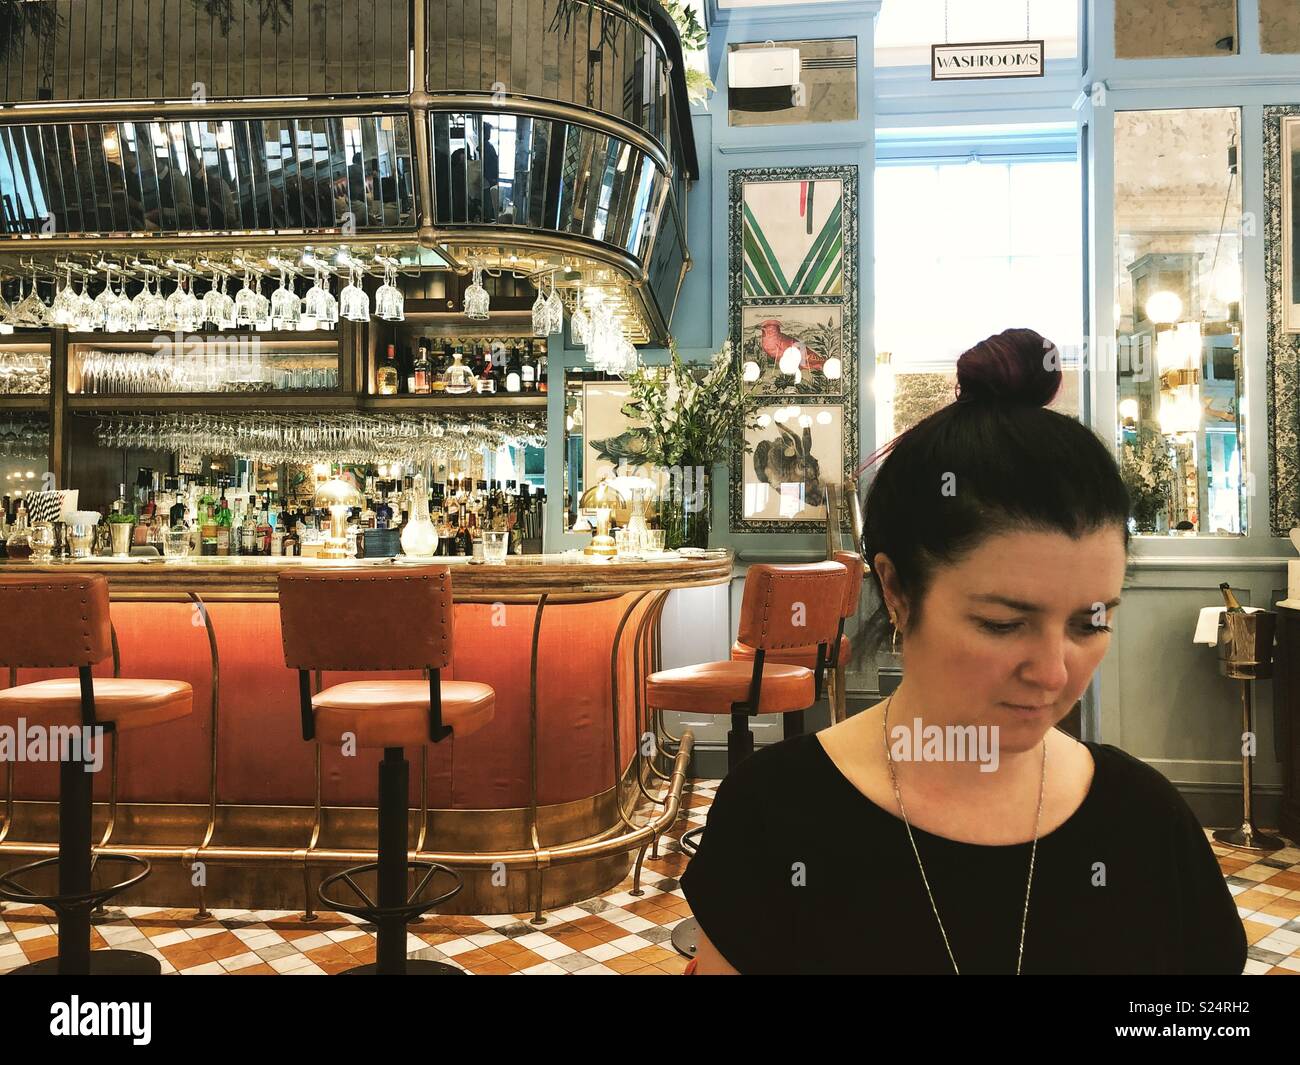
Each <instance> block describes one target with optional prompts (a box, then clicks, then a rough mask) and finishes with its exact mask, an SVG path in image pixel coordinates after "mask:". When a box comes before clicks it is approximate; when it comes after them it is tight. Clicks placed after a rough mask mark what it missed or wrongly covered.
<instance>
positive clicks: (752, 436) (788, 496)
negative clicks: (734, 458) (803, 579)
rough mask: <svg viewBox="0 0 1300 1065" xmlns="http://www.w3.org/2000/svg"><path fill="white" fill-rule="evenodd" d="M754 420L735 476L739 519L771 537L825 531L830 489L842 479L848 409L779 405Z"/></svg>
mask: <svg viewBox="0 0 1300 1065" xmlns="http://www.w3.org/2000/svg"><path fill="white" fill-rule="evenodd" d="M756 414H757V425H756V426H754V427H753V428H750V429H748V430H747V431H746V434H745V443H746V444H747V445H748V447H747V449H746V451H745V453H744V455H743V458H742V460H741V461H742V467H741V469H739V470H738V471H734V472H733V476H734V477H735V479H736V480H737V482H738V483H739V484H740V485H741V489H742V491H741V517H742V518H743V519H744V520H745V521H748V522H762V523H767V524H768V528H769V531H773V532H775V531H781V530H782V529H786V530H794V529H799V528H808V527H809V526H812V527H817V526H819V525H821V524H822V523H824V522H825V521H826V485H827V484H829V483H839V482H841V481H842V480H843V476H844V471H843V469H842V468H841V467H842V464H843V461H844V451H845V447H844V444H845V435H846V426H845V424H844V405H843V404H841V403H815V402H808V403H781V404H775V405H772V406H763V407H760V408H759V409H758V410H757V411H756ZM777 526H779V528H778V527H777Z"/></svg>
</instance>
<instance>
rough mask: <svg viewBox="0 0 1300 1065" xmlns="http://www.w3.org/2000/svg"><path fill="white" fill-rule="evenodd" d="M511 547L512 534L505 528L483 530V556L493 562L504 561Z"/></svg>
mask: <svg viewBox="0 0 1300 1065" xmlns="http://www.w3.org/2000/svg"><path fill="white" fill-rule="evenodd" d="M509 547H510V534H509V533H508V532H506V531H504V530H497V529H486V530H484V532H483V558H484V559H485V560H486V561H488V562H492V563H504V562H505V560H506V550H507V549H508V548H509Z"/></svg>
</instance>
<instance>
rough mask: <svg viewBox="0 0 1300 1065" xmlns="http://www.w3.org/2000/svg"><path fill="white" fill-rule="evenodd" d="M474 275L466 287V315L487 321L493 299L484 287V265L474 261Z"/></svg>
mask: <svg viewBox="0 0 1300 1065" xmlns="http://www.w3.org/2000/svg"><path fill="white" fill-rule="evenodd" d="M473 265H474V277H473V280H471V281H470V284H469V287H468V288H467V289H465V317H466V318H469V319H471V320H472V321H475V322H486V321H487V319H488V309H489V307H490V306H491V299H490V297H489V296H488V291H487V289H485V288H484V287H483V267H482V265H481V264H480V263H477V262H476V263H474V264H473Z"/></svg>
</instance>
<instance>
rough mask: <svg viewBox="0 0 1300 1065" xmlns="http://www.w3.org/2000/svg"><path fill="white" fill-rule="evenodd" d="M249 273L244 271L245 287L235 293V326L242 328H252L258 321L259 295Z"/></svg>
mask: <svg viewBox="0 0 1300 1065" xmlns="http://www.w3.org/2000/svg"><path fill="white" fill-rule="evenodd" d="M249 281H250V279H249V272H248V271H247V270H245V271H244V281H243V285H242V287H241V288H240V290H239V291H238V292H236V293H235V324H236V325H242V326H251V325H254V324H255V323H256V322H257V319H258V304H257V301H258V298H259V295H260V294H259V293H257V292H255V291H254V290H253V288H252V287H251V285H250V283H249Z"/></svg>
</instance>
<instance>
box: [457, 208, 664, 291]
mask: <svg viewBox="0 0 1300 1065" xmlns="http://www.w3.org/2000/svg"><path fill="white" fill-rule="evenodd" d="M434 238H435V240H436V242H437V243H439V244H447V245H450V246H451V247H453V248H459V247H462V246H467V247H492V248H496V247H510V246H512V245H519V246H521V247H523V246H527V247H528V248H538V249H541V250H542V251H548V252H555V253H556V254H557V255H585V256H587V257H588V258H590V259H594V260H597V261H598V262H601V263H603V264H604V265H606V266H610V267H613V268H614V269H616V270H621V271H622V272H623V273H624V274H626V275H627V278H628V280H629V281H630V282H631V283H632V284H633V285H639V284H642V283H643V282H644V281H645V268H644V267H643V266H642V264H641V263H640V262H639V261H638V260H637V259H635V258H634V257H633V256H631V255H630V254H628V253H627V252H625V251H623V249H621V248H617V247H615V246H614V245H613V244H606V243H604V242H603V241H598V240H593V239H592V238H590V237H575V236H570V235H567V234H564V233H559V232H556V231H554V230H547V229H534V228H532V227H531V226H496V227H493V226H472V225H461V224H459V223H449V224H444V225H442V226H440V227H438V228H437V229H436V231H435V233H434ZM452 254H453V255H454V254H455V253H454V252H452Z"/></svg>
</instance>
